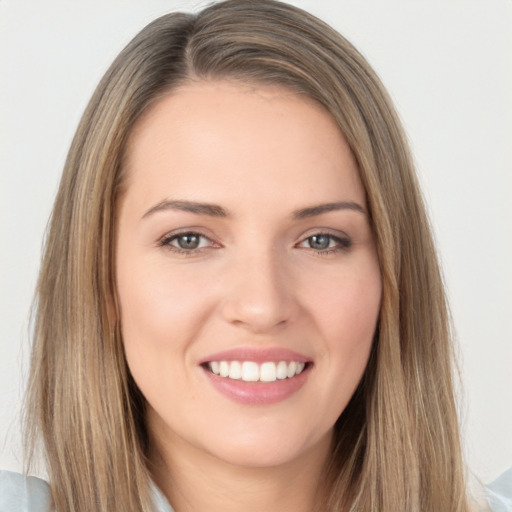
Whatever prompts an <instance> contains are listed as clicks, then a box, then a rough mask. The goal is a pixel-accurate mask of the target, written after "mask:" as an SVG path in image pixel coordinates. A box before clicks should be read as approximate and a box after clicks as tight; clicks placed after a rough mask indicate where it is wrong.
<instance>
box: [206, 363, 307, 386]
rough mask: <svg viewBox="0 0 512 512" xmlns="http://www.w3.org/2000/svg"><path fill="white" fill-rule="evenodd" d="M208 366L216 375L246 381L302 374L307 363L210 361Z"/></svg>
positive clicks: (285, 377) (282, 378)
mask: <svg viewBox="0 0 512 512" xmlns="http://www.w3.org/2000/svg"><path fill="white" fill-rule="evenodd" d="M206 367H207V368H208V369H209V370H210V371H211V372H212V373H213V374H215V375H219V376H220V377H224V378H227V379H233V380H242V381H244V382H275V381H276V380H284V379H290V378H292V377H295V376H296V375H300V374H301V373H302V372H303V371H304V369H305V367H306V363H304V362H300V361H290V362H287V361H279V362H277V363H276V362H273V361H265V362H263V363H256V362H254V361H210V362H208V363H206Z"/></svg>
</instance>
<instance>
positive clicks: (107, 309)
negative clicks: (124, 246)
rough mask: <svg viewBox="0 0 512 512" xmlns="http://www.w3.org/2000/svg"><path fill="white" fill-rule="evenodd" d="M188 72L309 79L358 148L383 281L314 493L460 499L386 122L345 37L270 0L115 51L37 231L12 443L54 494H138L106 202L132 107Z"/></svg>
mask: <svg viewBox="0 0 512 512" xmlns="http://www.w3.org/2000/svg"><path fill="white" fill-rule="evenodd" d="M191 79H231V80H242V81H245V82H256V83H263V84H274V85H275V84H277V85H280V86H284V87H288V88H290V89H292V90H293V91H295V92H297V93H298V94H302V95H307V96H309V97H310V98H313V99H314V100H316V101H317V102H318V103H320V104H321V105H323V106H324V107H325V109H326V110H327V111H328V112H330V114H331V115H332V117H333V118H334V119H335V120H336V122H337V123H338V125H339V127H340V129H341V130H342V132H343V133H344V135H345V137H346V140H347V141H348V143H349V145H350V147H351V149H352V152H353V154H354V156H355V158H356V160H357V162H358V166H359V171H360V176H361V179H362V182H363V184H364V186H365V189H366V193H367V199H368V206H369V210H370V214H371V222H372V227H373V230H374V233H375V240H376V246H377V251H378V255H379V261H380V266H381V273H382V282H383V297H382V306H381V312H380V320H379V326H378V330H377V332H376V335H375V342H374V346H373V351H372V355H371V358H370V362H369V364H368V367H367V370H366V372H365V375H364V377H363V379H362V381H361V383H360V385H359V387H358V389H357V391H356V393H355V394H354V396H353V398H352V400H351V402H350V403H349V405H348V406H347V408H346V409H345V411H344V412H343V414H342V415H341V417H340V418H339V420H338V422H337V423H336V426H335V444H334V446H333V452H332V456H331V460H330V461H329V464H328V467H327V470H326V471H327V475H328V480H327V481H328V482H329V485H330V492H329V493H328V494H329V496H328V502H326V503H325V505H324V510H326V511H327V510H332V511H342V510H344V511H345V510H353V511H358V512H370V511H372V512H396V511H398V510H402V511H407V512H413V511H415V512H420V511H421V512H439V511H450V512H467V511H468V510H469V506H468V504H467V500H466V494H465V493H466V491H465V480H464V469H463V464H462V460H461V449H460V444H459V433H458V424H457V417H456V411H455V404H454V396H453V389H452V388H453V383H452V347H451V339H450V330H449V316H448V312H447V306H446V301H445V295H444V290H443V283H442V279H441V275H440V271H439V265H438V261H437V257H436V252H435V248H434V245H433V241H432V236H431V230H430V227H429V223H428V220H427V216H426V213H425V207H424V204H423V201H422V198H421V194H420V192H419V189H418V184H417V181H416V177H415V173H414V168H413V164H412V160H411V157H410V154H409V150H408V145H407V142H406V139H405V137H404V135H403V132H402V129H401V126H400V123H399V121H398V118H397V116H396V114H395V111H394V109H393V106H392V104H391V101H390V99H389V98H388V96H387V94H386V92H385V90H384V88H383V86H382V84H381V82H380V80H379V79H378V77H377V76H376V75H375V73H374V72H373V70H372V69H371V67H370V66H369V65H368V63H367V62H366V60H365V59H364V58H363V57H362V56H361V54H360V53H359V52H358V51H357V50H356V49H355V48H354V47H353V46H352V45H351V44H350V43H349V42H348V41H347V40H346V39H344V38H343V37H342V36H341V35H339V34H338V33H337V32H335V31H334V30H333V29H332V28H330V27H329V26H328V25H326V24H325V23H323V22H322V21H320V20H318V19H317V18H315V17H313V16H311V15H309V14H308V13H306V12H304V11H302V10H300V9H298V8H295V7H292V6H290V5H287V4H284V3H280V2H276V1H273V0H262V1H257V2H254V1H252V0H228V1H226V2H221V3H218V4H215V5H213V6H211V7H208V8H207V9H205V10H203V11H202V12H200V13H199V14H197V15H188V14H182V13H174V14H169V15H165V16H163V17H161V18H159V19H157V20H156V21H154V22H153V23H151V24H150V25H148V26H147V27H146V28H145V29H143V30H142V31H141V32H140V33H139V34H138V35H137V36H136V37H135V38H134V39H133V40H132V41H131V42H130V43H129V44H128V46H127V47H126V48H125V49H124V50H123V51H122V52H121V53H120V55H119V56H118V57H117V59H116V60H115V61H114V63H113V64H112V66H111V67H110V68H109V70H108V71H107V73H106V74H105V76H104V77H103V79H102V81H101V82H100V84H99V86H98V88H97V89H96V91H95V93H94V95H93V97H92V99H91V101H90V103H89V105H88V107H87V109H86V111H85V113H84V115H83V118H82V120H81V122H80V125H79V127H78V130H77V133H76V135H75V137H74V140H73V143H72V146H71V149H70V151H69V155H68V158H67V161H66V164H65V169H64V173H63V176H62V181H61V184H60V188H59V191H58V194H57V198H56V201H55V206H54V210H53V213H52V218H51V223H50V226H49V230H48V234H47V238H46V247H45V252H44V258H43V262H42V268H41V272H40V277H39V282H38V287H37V296H36V308H37V314H36V322H35V336H34V345H33V353H32V361H31V376H30V382H29V389H28V395H27V396H28V400H27V427H28V428H27V444H28V446H29V447H31V449H33V447H34V446H35V444H36V442H37V440H38V439H41V440H42V445H43V449H44V455H45V458H46V460H47V465H48V472H49V476H50V483H51V492H52V498H53V501H54V504H55V507H56V510H57V512H79V511H80V512H85V511H88V512H90V511H91V510H95V511H99V512H107V511H109V512H110V511H112V510H123V511H127V512H128V511H142V510H150V493H149V481H150V480H149V473H148V469H147V468H148V465H147V460H146V453H147V443H148V438H147V431H146V428H145V422H144V407H145V402H144V398H143V397H142V396H141V394H140V392H139V391H138V389H137V387H136V385H135V384H134V382H133V380H132V379H131V377H130V374H129V371H128V369H127V366H126V362H125V359H124V354H123V345H122V339H121V332H120V327H119V322H118V318H119V315H118V312H117V299H116V289H115V273H114V249H115V247H114V242H115V229H116V222H115V221H116V204H117V202H118V196H119V194H120V193H121V191H122V187H123V184H124V176H123V170H124V167H123V156H124V152H125V146H126V142H127V139H128V137H129V135H130V133H131V130H132V128H133V126H134V123H135V122H136V121H137V120H138V119H139V117H140V116H141V115H142V114H143V113H144V112H145V111H147V109H148V108H149V107H150V105H152V104H154V103H155V102H156V101H158V99H159V98H160V97H162V95H164V94H166V93H168V91H169V90H171V89H173V88H175V87H177V86H179V85H181V84H183V83H186V82H187V81H189V80H191Z"/></svg>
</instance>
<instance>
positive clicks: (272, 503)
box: [150, 436, 331, 512]
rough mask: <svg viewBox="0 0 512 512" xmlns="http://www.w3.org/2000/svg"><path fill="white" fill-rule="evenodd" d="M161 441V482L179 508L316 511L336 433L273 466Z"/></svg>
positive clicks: (157, 461)
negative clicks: (240, 462) (236, 461)
mask: <svg viewBox="0 0 512 512" xmlns="http://www.w3.org/2000/svg"><path fill="white" fill-rule="evenodd" d="M169 448H170V447H169V445H166V444H163V443H158V441H157V442H155V443H154V446H152V449H151V452H150V460H151V462H152V473H153V478H154V480H155V483H156V484H157V485H158V486H159V487H160V489H161V490H162V492H163V493H164V494H165V496H166V497H167V499H168V500H169V502H170V503H171V505H172V506H173V508H174V510H175V512H204V511H208V512H220V511H222V512H235V511H236V512H239V511H240V510H244V512H261V511H262V510H265V512H278V511H279V512H283V511H293V512H311V511H313V510H317V507H318V504H319V502H320V499H321V497H322V496H324V492H323V489H321V485H320V483H321V481H322V476H323V469H324V466H325V462H326V459H327V457H328V454H329V452H330V448H331V439H330V436H328V437H326V438H325V439H323V440H321V441H320V443H319V444H318V445H316V446H314V447H312V448H311V449H310V450H309V451H308V452H306V453H303V454H301V455H300V456H299V457H297V459H296V460H292V461H288V462H286V463H284V464H280V465H278V466H272V467H246V466H239V465H233V464H230V463H229V462H226V461H223V460H220V459H218V458H217V457H215V456H212V455H208V454H205V453H204V452H203V451H200V450H198V449H196V448H195V447H191V446H190V445H188V444H186V443H185V442H183V441H181V442H180V441H178V442H176V440H174V441H173V443H172V450H170V449H169Z"/></svg>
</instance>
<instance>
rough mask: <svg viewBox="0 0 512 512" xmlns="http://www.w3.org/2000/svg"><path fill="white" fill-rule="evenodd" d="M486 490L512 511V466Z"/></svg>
mask: <svg viewBox="0 0 512 512" xmlns="http://www.w3.org/2000/svg"><path fill="white" fill-rule="evenodd" d="M485 490H486V494H487V500H488V502H489V506H490V508H491V510H492V512H512V467H511V468H509V469H508V470H507V471H505V473H503V474H502V475H501V476H500V477H499V478H497V479H496V480H494V482H492V483H490V484H489V485H486V487H485ZM0 512H1V511H0Z"/></svg>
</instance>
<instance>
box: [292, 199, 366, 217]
mask: <svg viewBox="0 0 512 512" xmlns="http://www.w3.org/2000/svg"><path fill="white" fill-rule="evenodd" d="M337 210H352V211H355V212H359V213H362V214H363V215H366V210H365V209H364V208H363V207H362V206H361V205H360V204H359V203H355V202H353V201H338V202H336V203H326V204H320V205H318V206H311V207H309V208H302V209H300V210H296V211H294V212H293V217H294V218H295V219H306V218H309V217H316V216H317V215H322V214H323V213H329V212H334V211H337Z"/></svg>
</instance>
